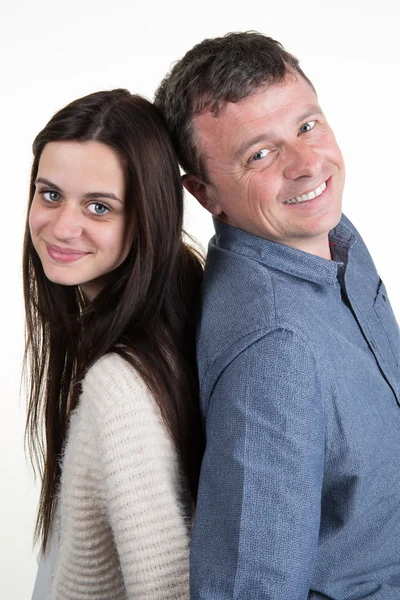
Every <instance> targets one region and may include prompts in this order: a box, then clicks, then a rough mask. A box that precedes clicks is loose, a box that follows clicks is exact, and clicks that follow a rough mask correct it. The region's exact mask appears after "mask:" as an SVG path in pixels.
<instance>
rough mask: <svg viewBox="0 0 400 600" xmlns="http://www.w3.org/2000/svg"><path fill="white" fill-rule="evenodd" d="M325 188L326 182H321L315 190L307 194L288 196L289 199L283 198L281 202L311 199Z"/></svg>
mask: <svg viewBox="0 0 400 600" xmlns="http://www.w3.org/2000/svg"><path fill="white" fill-rule="evenodd" d="M325 188H326V182H325V181H324V183H322V184H321V185H320V186H319V187H317V189H316V190H313V191H312V192H308V194H302V195H301V196H296V197H295V198H290V200H285V202H284V203H283V204H299V203H300V202H307V200H312V199H313V198H317V196H320V195H321V194H322V192H323V191H324V190H325Z"/></svg>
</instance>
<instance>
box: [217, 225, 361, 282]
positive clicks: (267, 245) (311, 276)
mask: <svg viewBox="0 0 400 600" xmlns="http://www.w3.org/2000/svg"><path fill="white" fill-rule="evenodd" d="M213 220H214V227H215V236H214V238H213V240H212V241H211V243H214V244H215V245H216V246H217V247H219V248H223V249H225V250H229V251H231V252H235V253H237V254H242V255H243V256H247V257H249V258H252V259H254V260H258V261H259V262H261V263H263V264H265V265H266V266H268V267H271V268H273V269H276V270H278V271H283V272H285V273H288V274H289V275H293V276H295V277H300V278H301V279H305V280H307V281H312V282H314V283H318V284H331V285H333V284H335V283H336V282H337V280H338V274H339V272H340V271H342V270H343V268H344V266H345V264H346V263H347V260H348V255H349V252H350V250H351V248H352V246H353V245H354V243H355V242H356V240H357V238H356V236H355V235H354V234H353V233H352V231H351V230H350V228H349V227H348V226H347V225H346V221H347V219H346V217H342V219H341V221H340V223H338V225H337V226H336V227H335V228H334V229H332V231H330V232H329V241H330V242H331V245H332V255H333V256H334V257H335V259H337V260H327V259H325V258H321V257H320V256H315V255H313V254H309V253H308V252H303V251H302V250H297V249H296V248H291V247H290V246H285V245H284V244H279V243H278V242H272V241H270V240H266V239H264V238H260V237H257V236H255V235H253V234H251V233H248V232H247V231H243V230H242V229H238V228H237V227H233V226H232V225H227V224H226V223H223V222H222V221H220V220H219V219H216V218H214V219H213Z"/></svg>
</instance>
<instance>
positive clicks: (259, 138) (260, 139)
mask: <svg viewBox="0 0 400 600" xmlns="http://www.w3.org/2000/svg"><path fill="white" fill-rule="evenodd" d="M322 114H323V112H322V110H321V107H320V106H319V105H318V104H311V105H310V106H309V107H308V108H307V109H306V110H305V111H304V112H303V113H301V115H300V116H299V117H297V123H299V124H300V123H301V122H302V121H304V120H305V119H308V118H309V117H311V116H312V115H322ZM272 137H273V136H272V134H270V133H268V132H264V133H260V134H258V135H255V136H254V137H253V138H250V139H249V140H246V141H245V142H243V144H241V145H240V146H239V148H238V149H237V151H236V152H235V158H236V159H237V158H240V157H241V156H242V154H244V152H246V150H248V149H249V148H251V147H252V146H255V145H256V144H262V143H264V142H265V143H268V141H269V139H270V138H272Z"/></svg>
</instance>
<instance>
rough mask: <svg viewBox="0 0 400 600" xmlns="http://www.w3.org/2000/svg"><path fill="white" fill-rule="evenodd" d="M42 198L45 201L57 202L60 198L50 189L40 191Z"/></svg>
mask: <svg viewBox="0 0 400 600" xmlns="http://www.w3.org/2000/svg"><path fill="white" fill-rule="evenodd" d="M42 195H43V198H44V199H45V200H47V202H58V201H59V200H60V198H61V196H60V194H59V193H58V192H54V191H52V190H47V191H44V192H42Z"/></svg>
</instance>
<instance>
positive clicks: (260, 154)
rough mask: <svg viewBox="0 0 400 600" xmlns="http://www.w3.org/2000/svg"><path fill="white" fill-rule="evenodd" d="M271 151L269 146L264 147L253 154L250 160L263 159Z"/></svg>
mask: <svg viewBox="0 0 400 600" xmlns="http://www.w3.org/2000/svg"><path fill="white" fill-rule="evenodd" d="M269 152H270V151H269V150H268V149H267V148H262V150H259V151H258V152H256V153H255V154H253V156H252V157H251V159H250V161H253V160H262V159H263V158H265V157H266V156H268V154H269Z"/></svg>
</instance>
